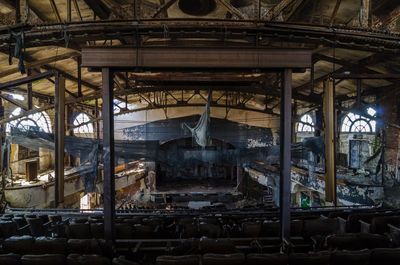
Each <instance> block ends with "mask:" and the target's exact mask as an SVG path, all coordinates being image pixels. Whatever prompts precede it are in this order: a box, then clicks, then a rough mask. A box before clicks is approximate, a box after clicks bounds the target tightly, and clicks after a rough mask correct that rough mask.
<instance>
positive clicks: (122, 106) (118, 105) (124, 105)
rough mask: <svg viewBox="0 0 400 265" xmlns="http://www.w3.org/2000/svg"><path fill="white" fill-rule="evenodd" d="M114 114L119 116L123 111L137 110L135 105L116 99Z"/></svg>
mask: <svg viewBox="0 0 400 265" xmlns="http://www.w3.org/2000/svg"><path fill="white" fill-rule="evenodd" d="M113 103H114V104H113V105H114V114H118V113H120V112H121V110H125V109H126V110H133V109H135V105H134V104H131V103H126V102H122V101H121V100H118V99H114V102H113Z"/></svg>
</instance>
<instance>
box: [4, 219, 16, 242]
mask: <svg viewBox="0 0 400 265" xmlns="http://www.w3.org/2000/svg"><path fill="white" fill-rule="evenodd" d="M0 233H1V236H2V237H3V238H8V237H12V236H15V235H17V233H18V226H17V223H15V222H13V221H3V220H2V221H0Z"/></svg>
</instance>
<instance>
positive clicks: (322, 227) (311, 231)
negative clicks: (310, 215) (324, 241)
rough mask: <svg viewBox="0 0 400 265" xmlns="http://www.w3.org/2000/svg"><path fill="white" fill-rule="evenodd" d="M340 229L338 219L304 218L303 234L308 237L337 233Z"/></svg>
mask: <svg viewBox="0 0 400 265" xmlns="http://www.w3.org/2000/svg"><path fill="white" fill-rule="evenodd" d="M338 230H339V221H338V220H337V219H330V218H327V219H315V220H304V223H303V236H304V237H306V238H309V237H312V236H316V235H320V236H326V235H330V234H335V233H336V232H337V231H338Z"/></svg>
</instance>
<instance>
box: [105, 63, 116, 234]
mask: <svg viewBox="0 0 400 265" xmlns="http://www.w3.org/2000/svg"><path fill="white" fill-rule="evenodd" d="M113 76H114V74H113V72H112V71H111V69H110V68H103V69H102V79H103V81H102V92H103V98H102V99H103V110H102V116H103V165H104V169H103V174H104V181H103V185H104V187H103V189H104V193H103V196H104V236H105V239H106V240H107V241H109V242H111V241H113V240H114V239H115V227H114V219H115V180H114V165H115V161H114V159H115V158H114V114H113V109H114V105H113V84H114V78H113Z"/></svg>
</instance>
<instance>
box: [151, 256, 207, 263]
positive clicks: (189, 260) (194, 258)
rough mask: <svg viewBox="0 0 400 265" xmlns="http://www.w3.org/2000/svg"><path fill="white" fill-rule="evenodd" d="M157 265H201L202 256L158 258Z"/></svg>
mask: <svg viewBox="0 0 400 265" xmlns="http://www.w3.org/2000/svg"><path fill="white" fill-rule="evenodd" d="M156 264H157V265H199V264H200V256H198V255H184V256H158V257H157V259H156Z"/></svg>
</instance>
